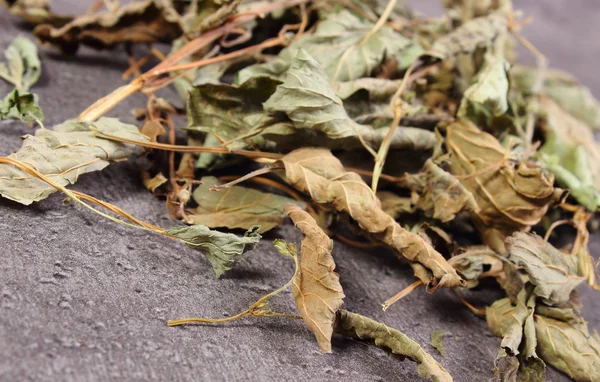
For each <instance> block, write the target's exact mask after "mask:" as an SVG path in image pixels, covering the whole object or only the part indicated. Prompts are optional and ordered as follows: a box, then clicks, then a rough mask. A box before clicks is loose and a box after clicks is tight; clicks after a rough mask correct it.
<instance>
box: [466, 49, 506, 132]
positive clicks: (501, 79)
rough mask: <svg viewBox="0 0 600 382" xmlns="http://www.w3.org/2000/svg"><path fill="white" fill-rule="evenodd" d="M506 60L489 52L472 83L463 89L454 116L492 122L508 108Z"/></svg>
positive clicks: (486, 122) (474, 120)
mask: <svg viewBox="0 0 600 382" xmlns="http://www.w3.org/2000/svg"><path fill="white" fill-rule="evenodd" d="M508 69H509V65H508V62H506V61H505V60H502V59H499V58H497V57H495V56H492V55H490V54H488V55H486V60H485V63H484V65H483V67H482V68H481V70H480V71H479V73H478V74H477V76H476V77H475V78H474V83H473V84H472V85H471V86H469V88H467V90H465V92H464V95H463V99H462V101H461V103H460V107H459V109H458V112H457V114H456V116H457V117H458V118H462V119H470V120H471V121H473V122H475V123H478V122H485V124H486V126H489V125H491V124H492V120H493V118H494V117H499V116H501V115H503V114H504V113H506V111H507V110H508V89H509V86H510V85H509V81H508Z"/></svg>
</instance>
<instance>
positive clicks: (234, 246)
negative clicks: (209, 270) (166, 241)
mask: <svg viewBox="0 0 600 382" xmlns="http://www.w3.org/2000/svg"><path fill="white" fill-rule="evenodd" d="M258 230H259V227H252V228H250V229H249V230H248V231H247V232H246V233H245V234H244V236H237V235H234V234H232V233H224V232H219V231H213V230H211V229H210V228H208V227H206V226H203V225H199V224H197V225H192V226H183V227H176V228H173V229H170V230H168V231H165V234H167V235H173V236H175V237H176V238H178V239H179V240H181V241H183V242H184V243H185V245H187V246H188V247H190V248H192V249H195V250H196V251H199V252H202V253H204V254H205V255H206V258H208V261H210V263H211V265H212V267H213V270H214V271H215V275H216V276H217V278H219V277H221V275H223V273H225V272H227V271H228V270H230V269H231V268H233V266H234V265H235V264H236V263H237V262H238V261H239V260H240V259H241V258H242V255H243V254H244V253H245V252H247V251H250V250H252V249H254V247H255V246H256V245H257V244H258V242H259V241H260V238H261V236H260V234H259V233H258Z"/></svg>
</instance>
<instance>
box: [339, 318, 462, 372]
mask: <svg viewBox="0 0 600 382" xmlns="http://www.w3.org/2000/svg"><path fill="white" fill-rule="evenodd" d="M335 331H336V333H340V334H342V335H344V336H348V337H354V338H357V339H359V340H363V341H367V342H370V343H374V344H375V346H377V347H379V348H382V349H384V350H386V351H389V352H390V353H392V354H394V355H396V356H399V357H401V358H402V359H404V357H408V358H409V359H411V360H412V361H414V362H416V363H417V364H419V367H418V370H419V374H421V375H422V376H423V377H425V378H428V379H431V380H433V381H440V382H447V381H452V376H451V375H450V374H449V373H448V372H447V371H446V369H444V368H443V367H442V365H440V364H439V363H438V362H437V361H436V360H435V359H434V358H433V357H432V356H431V355H430V354H429V353H427V352H425V350H423V348H422V347H421V345H419V344H418V343H416V342H415V341H413V340H412V339H410V338H409V337H408V336H407V335H406V334H404V333H402V332H400V331H399V330H396V329H392V328H390V327H389V326H386V325H384V324H382V323H380V322H377V321H375V320H372V319H370V318H368V317H365V316H361V315H360V314H356V313H352V312H348V311H347V310H343V309H340V310H339V311H338V313H337V322H336V326H335Z"/></svg>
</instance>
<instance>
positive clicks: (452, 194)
mask: <svg viewBox="0 0 600 382" xmlns="http://www.w3.org/2000/svg"><path fill="white" fill-rule="evenodd" d="M423 170H424V172H423V173H422V174H417V175H410V176H409V178H408V182H409V184H410V185H411V186H412V187H413V188H414V190H415V191H416V192H417V193H418V194H419V200H418V202H417V206H418V207H419V208H420V209H421V210H423V211H425V214H426V215H427V216H429V217H432V218H434V219H438V220H440V221H442V222H449V221H451V220H454V218H455V216H456V214H457V213H459V212H461V211H472V212H474V213H477V212H479V206H478V205H477V203H476V202H475V199H474V197H473V194H472V193H471V192H470V191H468V190H467V189H465V187H463V185H462V184H461V183H460V181H459V180H458V179H456V178H455V177H454V176H452V174H450V173H449V172H446V171H444V170H443V169H442V168H441V167H439V166H438V165H436V164H435V163H434V162H433V161H432V160H431V159H428V160H427V162H425V166H424V167H423Z"/></svg>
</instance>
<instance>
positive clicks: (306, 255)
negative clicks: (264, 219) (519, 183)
mask: <svg viewBox="0 0 600 382" xmlns="http://www.w3.org/2000/svg"><path fill="white" fill-rule="evenodd" d="M285 212H286V213H287V214H288V216H289V217H290V218H291V219H292V221H293V222H294V225H295V226H296V228H298V229H299V230H300V232H302V234H303V235H304V239H303V240H302V249H301V255H300V272H299V273H298V275H297V276H296V278H295V279H294V284H293V287H292V293H293V295H294V300H295V301H296V307H297V308H298V310H299V311H300V313H301V314H302V318H303V319H304V322H305V323H306V326H308V328H309V329H310V330H311V331H312V332H313V333H314V334H315V336H316V337H317V342H318V343H319V346H320V347H321V350H322V351H323V352H325V353H329V352H331V336H332V334H333V328H334V323H335V319H336V313H337V311H338V310H339V308H340V307H341V306H342V303H343V299H344V292H343V289H342V286H341V285H340V280H339V276H338V274H337V273H335V272H334V269H335V262H334V261H333V257H332V256H331V251H332V250H333V241H332V240H331V239H330V238H329V236H327V235H326V234H325V232H323V230H321V228H319V226H318V225H317V222H316V221H315V219H313V218H312V217H311V216H310V215H309V214H308V213H307V212H305V211H304V210H302V209H300V208H299V207H298V206H296V205H293V204H291V205H288V206H287V207H286V208H285Z"/></svg>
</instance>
